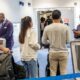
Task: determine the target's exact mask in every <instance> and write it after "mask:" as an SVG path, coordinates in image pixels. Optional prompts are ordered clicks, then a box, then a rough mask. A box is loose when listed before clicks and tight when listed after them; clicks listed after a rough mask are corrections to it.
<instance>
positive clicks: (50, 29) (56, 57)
mask: <svg viewBox="0 0 80 80" xmlns="http://www.w3.org/2000/svg"><path fill="white" fill-rule="evenodd" d="M52 18H53V23H52V24H51V25H48V26H47V27H45V29H44V32H43V37H42V43H44V44H48V43H49V44H50V50H49V63H50V76H56V74H57V66H58V63H59V67H60V74H61V75H64V74H66V73H67V60H68V50H67V48H66V43H68V42H69V41H70V38H69V27H68V26H67V25H65V24H62V23H60V19H61V12H60V11H59V10H54V11H53V12H52Z"/></svg>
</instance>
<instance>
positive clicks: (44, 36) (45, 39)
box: [42, 28, 49, 44]
mask: <svg viewBox="0 0 80 80" xmlns="http://www.w3.org/2000/svg"><path fill="white" fill-rule="evenodd" d="M42 43H43V44H49V42H48V36H47V31H46V28H45V29H44V32H43V36H42Z"/></svg>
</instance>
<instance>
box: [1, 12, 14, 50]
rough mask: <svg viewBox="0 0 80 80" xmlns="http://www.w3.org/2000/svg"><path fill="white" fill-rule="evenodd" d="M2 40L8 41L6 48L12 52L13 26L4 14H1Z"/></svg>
mask: <svg viewBox="0 0 80 80" xmlns="http://www.w3.org/2000/svg"><path fill="white" fill-rule="evenodd" d="M0 38H4V39H5V40H6V47H7V48H9V49H10V50H12V47H13V44H14V41H13V24H12V23H11V22H10V21H9V20H7V19H6V18H5V15H4V13H0Z"/></svg>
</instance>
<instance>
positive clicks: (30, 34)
mask: <svg viewBox="0 0 80 80" xmlns="http://www.w3.org/2000/svg"><path fill="white" fill-rule="evenodd" d="M32 27H33V25H32V19H31V17H29V16H26V17H24V18H22V20H21V31H20V35H19V42H20V49H21V60H22V62H23V64H24V67H25V69H26V75H27V78H37V77H38V66H37V54H36V53H37V50H38V49H40V45H39V44H38V42H37V36H36V33H35V31H34V29H33V28H32Z"/></svg>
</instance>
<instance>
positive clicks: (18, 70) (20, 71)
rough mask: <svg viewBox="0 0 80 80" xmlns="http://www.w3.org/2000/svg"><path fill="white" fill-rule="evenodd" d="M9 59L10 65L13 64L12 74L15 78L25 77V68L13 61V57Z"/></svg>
mask: <svg viewBox="0 0 80 80" xmlns="http://www.w3.org/2000/svg"><path fill="white" fill-rule="evenodd" d="M11 59H12V65H13V70H14V74H15V80H17V79H24V78H26V70H25V68H24V66H23V65H20V64H17V63H15V61H14V58H13V57H12V58H11Z"/></svg>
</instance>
